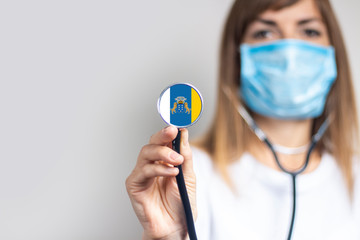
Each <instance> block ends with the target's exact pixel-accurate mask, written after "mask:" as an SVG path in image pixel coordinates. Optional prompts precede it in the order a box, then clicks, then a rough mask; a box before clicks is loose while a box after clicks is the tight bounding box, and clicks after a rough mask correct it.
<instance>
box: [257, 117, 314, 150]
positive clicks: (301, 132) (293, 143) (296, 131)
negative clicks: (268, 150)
mask: <svg viewBox="0 0 360 240" xmlns="http://www.w3.org/2000/svg"><path fill="white" fill-rule="evenodd" d="M254 120H255V122H256V124H257V125H258V126H259V127H260V128H261V129H262V130H263V131H264V133H265V134H266V136H267V138H268V139H269V140H270V141H271V142H272V143H273V144H278V145H282V146H285V147H300V146H303V145H306V144H308V143H309V142H310V140H311V127H312V119H305V120H279V119H274V118H267V117H264V116H260V115H255V116H254Z"/></svg>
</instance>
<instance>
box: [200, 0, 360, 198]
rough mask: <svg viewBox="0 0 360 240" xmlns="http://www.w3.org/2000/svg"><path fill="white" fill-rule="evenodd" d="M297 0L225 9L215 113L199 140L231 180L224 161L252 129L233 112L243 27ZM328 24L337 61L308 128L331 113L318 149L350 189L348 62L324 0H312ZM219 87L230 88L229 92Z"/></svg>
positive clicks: (353, 134) (244, 0) (352, 137)
mask: <svg viewBox="0 0 360 240" xmlns="http://www.w3.org/2000/svg"><path fill="white" fill-rule="evenodd" d="M296 2H298V0H251V1H249V0H237V1H235V3H234V5H233V7H232V8H231V10H230V13H229V15H228V18H227V21H226V24H225V28H224V32H223V38H222V43H221V49H220V69H219V81H218V101H217V107H216V112H215V119H214V122H213V124H212V126H211V127H210V130H209V131H208V133H207V134H206V136H205V137H204V138H203V139H202V140H201V141H200V142H199V144H198V146H200V147H201V148H203V149H205V150H206V151H207V152H208V153H209V154H210V155H211V156H212V158H213V160H214V163H215V165H216V166H217V167H218V169H219V170H220V172H221V173H222V175H223V177H224V178H225V180H226V181H227V182H228V183H231V179H230V178H229V176H228V174H227V171H226V167H227V166H228V164H229V163H230V162H232V161H234V160H236V159H238V158H239V157H240V156H241V155H242V154H243V152H244V151H246V150H247V149H248V148H247V147H248V146H247V142H248V140H249V139H250V138H254V134H253V133H252V132H251V131H250V129H249V128H248V127H247V125H246V123H245V122H244V120H243V119H242V118H241V117H240V115H239V114H238V113H237V111H236V108H235V107H234V106H236V105H238V104H241V102H240V100H239V98H238V93H237V91H238V89H239V87H240V60H241V59H240V54H239V51H238V49H239V45H240V44H241V42H242V40H243V36H244V33H245V30H246V27H247V26H248V25H249V24H250V23H251V22H252V21H254V20H255V18H256V17H257V16H258V15H259V14H261V13H262V12H264V11H265V10H268V9H272V10H279V9H282V8H284V7H287V6H290V5H292V4H294V3H296ZM315 2H316V4H317V6H318V8H319V10H320V12H321V15H322V17H323V21H324V23H325V25H326V27H327V29H328V32H329V38H330V43H331V45H333V46H334V48H335V52H336V62H337V71H338V76H337V79H336V81H335V83H334V85H333V87H332V89H331V91H330V93H329V96H328V99H327V102H326V106H325V110H324V112H323V114H322V115H321V116H320V117H318V118H316V119H314V121H313V129H312V134H315V133H316V132H317V130H318V129H319V127H320V125H321V123H323V122H324V120H325V119H326V118H327V117H328V116H329V115H330V114H332V115H334V118H333V120H332V122H331V125H330V127H329V129H328V130H327V131H326V133H325V134H324V136H323V138H322V139H321V140H320V142H319V143H318V145H317V149H319V150H320V152H322V151H327V152H329V153H331V154H332V155H333V156H334V157H335V158H336V160H337V162H338V165H339V167H340V168H341V170H342V172H343V174H344V176H345V180H346V183H347V186H348V189H349V193H350V195H351V194H352V189H353V173H352V159H353V157H354V155H355V154H356V150H357V148H356V146H357V144H358V143H359V141H358V139H359V136H358V122H357V112H356V104H355V97H354V92H353V86H352V80H351V74H350V68H349V62H348V58H347V53H346V49H345V44H344V41H343V38H342V35H341V31H340V27H339V25H338V23H337V20H336V17H335V14H334V12H333V10H332V8H331V5H330V3H329V1H328V0H315ZM224 89H226V90H227V91H229V92H230V94H231V97H229V96H228V95H227V94H226V93H225V91H224Z"/></svg>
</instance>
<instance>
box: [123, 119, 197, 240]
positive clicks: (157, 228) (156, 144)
mask: <svg viewBox="0 0 360 240" xmlns="http://www.w3.org/2000/svg"><path fill="white" fill-rule="evenodd" d="M181 133H182V134H181V143H180V144H181V155H180V154H177V153H176V152H175V151H174V150H172V149H171V148H170V147H171V142H172V141H173V139H175V137H176V136H177V134H178V129H177V128H176V127H174V126H169V127H166V128H164V129H162V130H161V131H159V132H157V133H155V134H154V135H153V136H152V137H151V138H150V141H149V144H147V145H145V146H144V147H143V148H142V150H141V151H140V154H139V156H138V160H137V163H136V166H135V169H134V170H133V171H132V173H131V174H130V176H129V177H128V178H127V180H126V187H127V191H128V194H129V196H130V199H131V203H132V205H133V208H134V210H135V213H136V215H137V217H138V219H139V220H140V222H141V224H142V226H143V228H144V239H154V238H155V239H157V238H164V237H169V238H171V236H173V238H174V239H180V237H178V236H182V235H179V234H186V231H185V232H184V229H185V230H186V221H185V215H184V210H183V205H182V202H181V199H180V195H179V190H178V186H177V184H176V180H175V178H174V177H175V176H176V175H177V174H178V173H179V169H178V168H176V167H173V166H177V165H180V164H182V170H183V174H184V178H185V182H186V188H187V193H188V196H189V199H190V203H191V205H192V209H193V215H194V218H196V203H195V174H194V171H193V163H192V153H191V149H190V145H189V142H188V131H187V130H186V129H182V131H181Z"/></svg>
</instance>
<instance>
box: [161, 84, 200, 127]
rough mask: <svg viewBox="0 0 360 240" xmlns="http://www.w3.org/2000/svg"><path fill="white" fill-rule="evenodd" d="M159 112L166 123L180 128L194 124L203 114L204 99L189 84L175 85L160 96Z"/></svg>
mask: <svg viewBox="0 0 360 240" xmlns="http://www.w3.org/2000/svg"><path fill="white" fill-rule="evenodd" d="M158 107H159V112H160V114H161V116H162V118H163V119H164V121H165V122H167V123H169V124H171V125H175V126H178V127H182V126H188V125H191V124H193V123H194V122H195V121H196V120H197V119H198V117H199V116H200V114H201V111H202V98H201V95H200V94H199V92H198V91H197V90H196V89H195V88H194V87H193V86H191V85H189V84H184V83H181V84H174V85H172V86H170V87H169V88H167V89H166V90H165V91H164V92H163V93H162V95H161V96H160V99H159V103H158Z"/></svg>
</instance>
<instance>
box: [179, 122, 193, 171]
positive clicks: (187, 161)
mask: <svg viewBox="0 0 360 240" xmlns="http://www.w3.org/2000/svg"><path fill="white" fill-rule="evenodd" d="M180 154H181V155H182V156H183V157H184V162H183V164H182V169H183V172H184V175H189V174H193V173H194V169H193V159H192V152H191V148H190V144H189V132H188V130H187V129H186V128H183V129H181V140H180Z"/></svg>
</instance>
